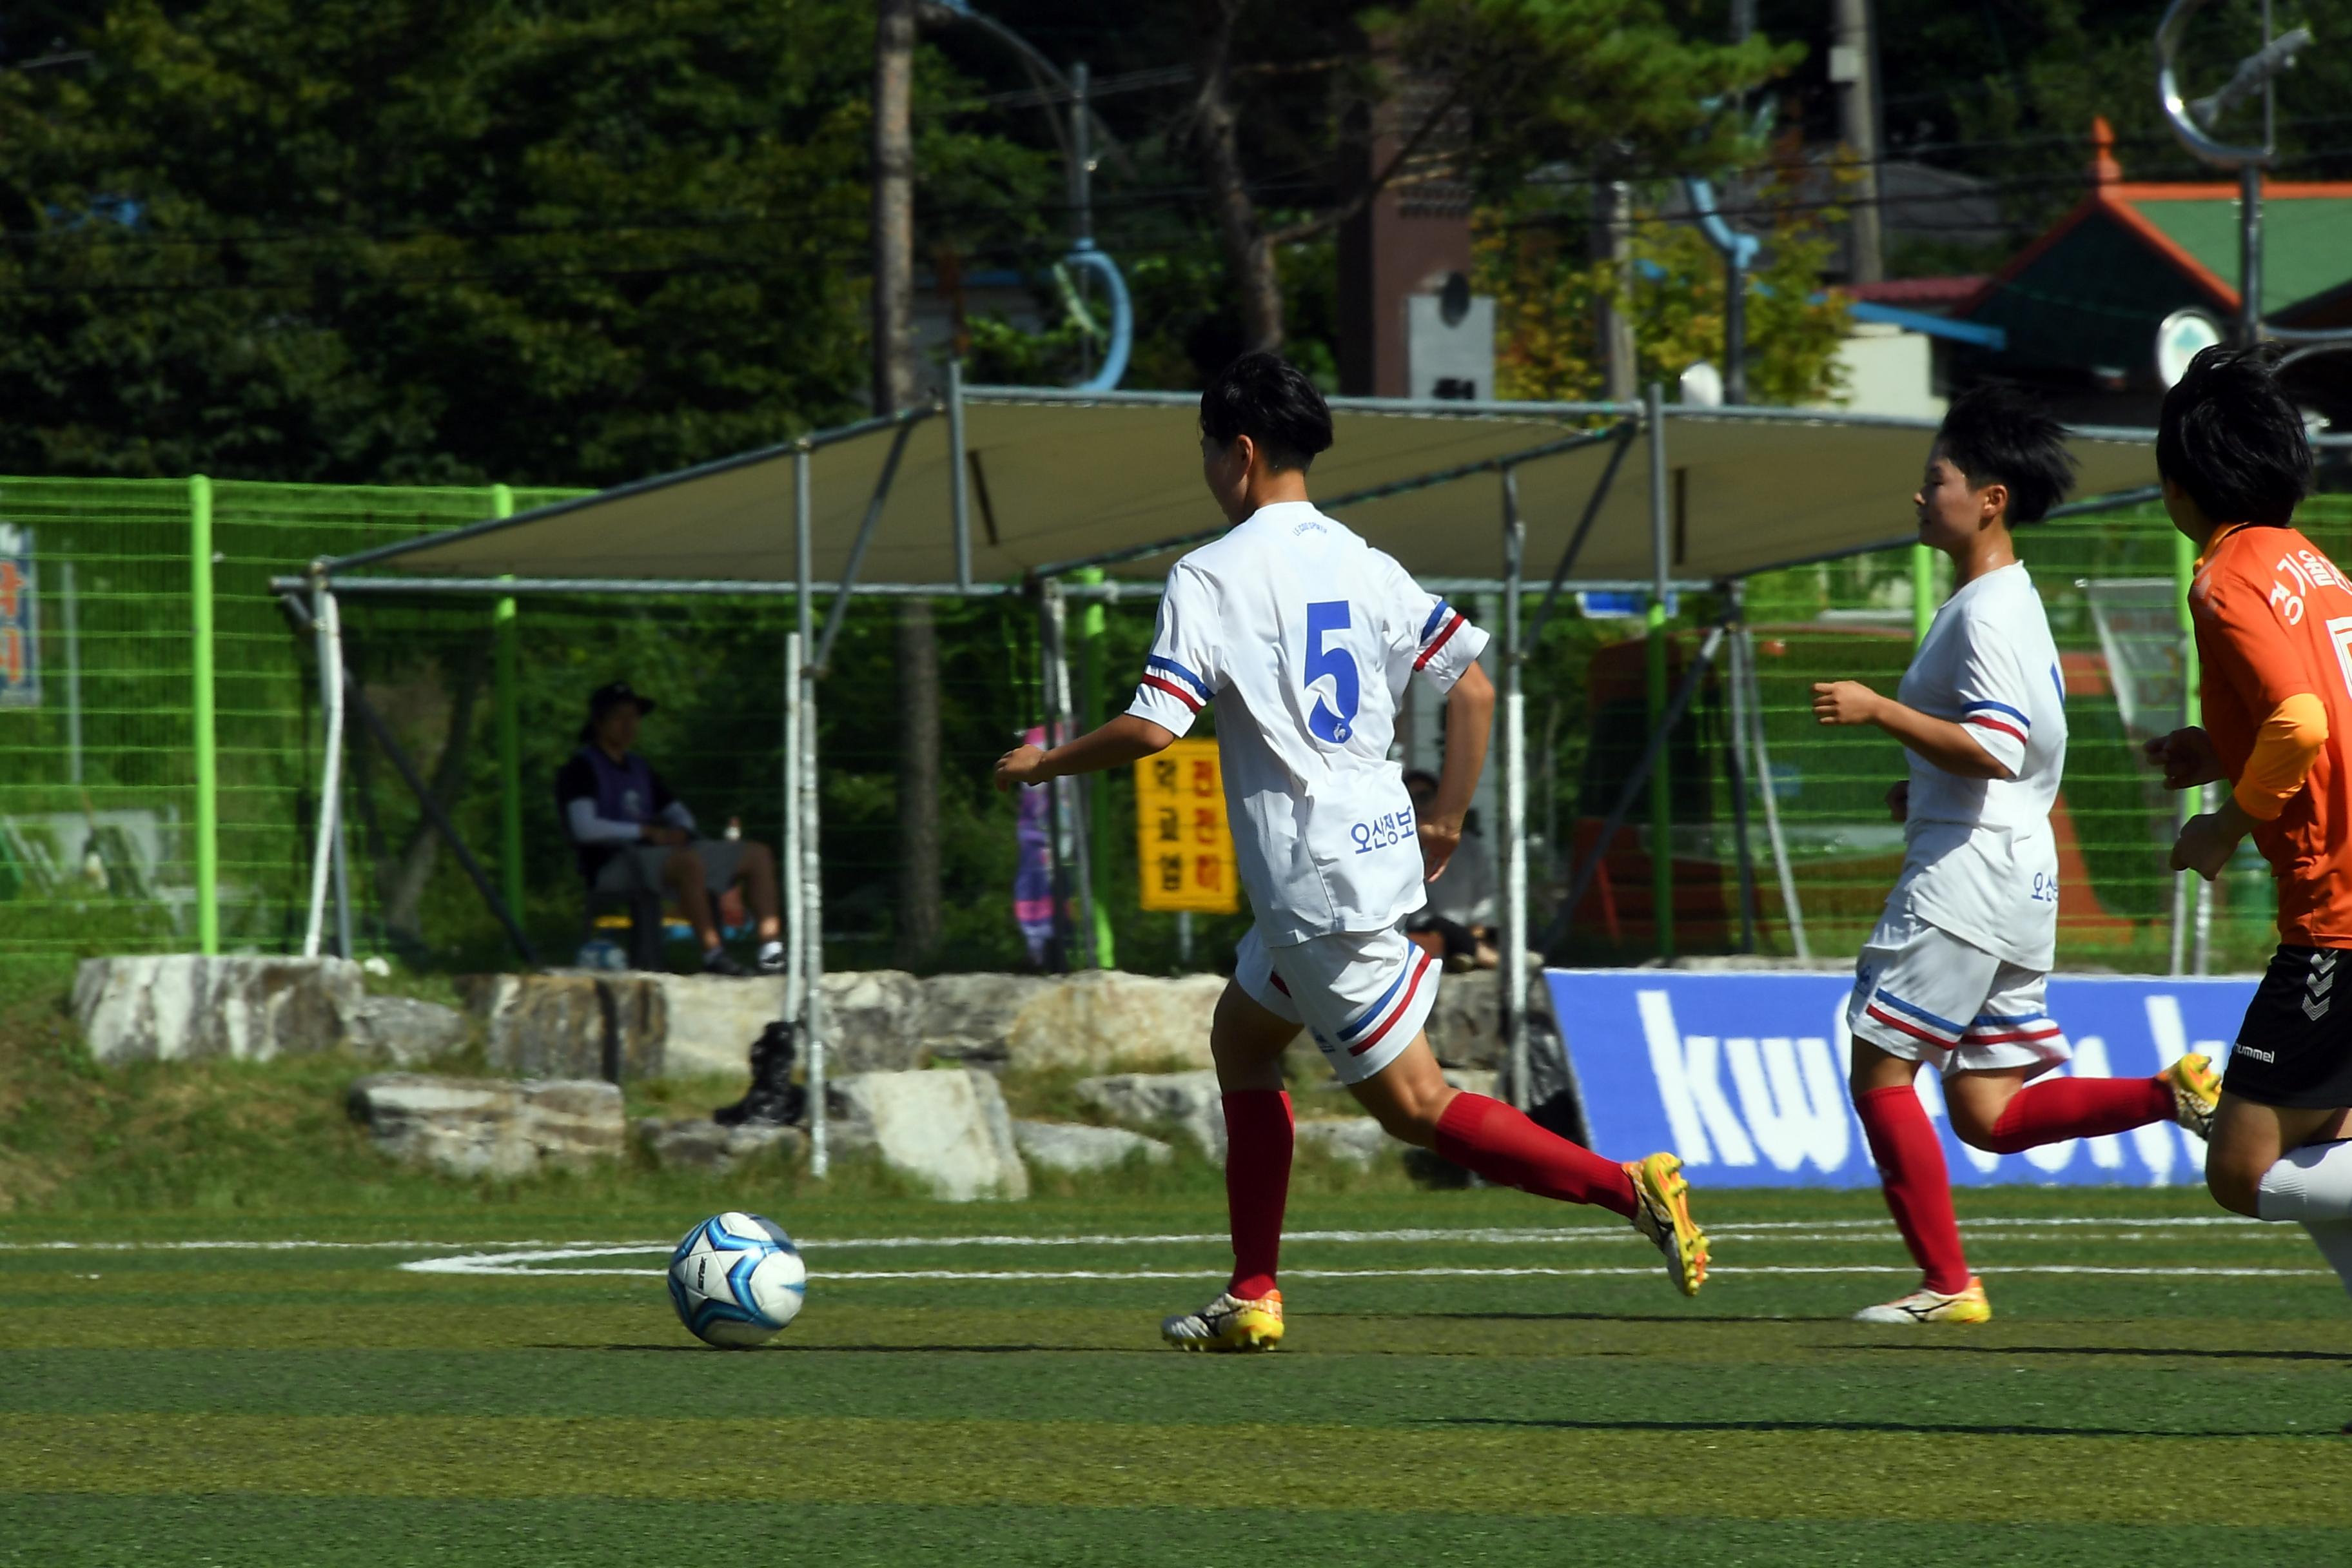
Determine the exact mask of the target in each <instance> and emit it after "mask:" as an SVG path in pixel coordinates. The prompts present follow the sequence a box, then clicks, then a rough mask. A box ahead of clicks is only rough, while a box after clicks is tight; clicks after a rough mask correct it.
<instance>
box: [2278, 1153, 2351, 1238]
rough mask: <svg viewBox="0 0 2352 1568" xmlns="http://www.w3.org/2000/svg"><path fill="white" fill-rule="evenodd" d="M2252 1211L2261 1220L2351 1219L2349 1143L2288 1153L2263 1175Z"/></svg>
mask: <svg viewBox="0 0 2352 1568" xmlns="http://www.w3.org/2000/svg"><path fill="white" fill-rule="evenodd" d="M2254 1211H2255V1213H2257V1214H2258V1215H2261V1216H2262V1217H2263V1218H2264V1219H2294V1220H2304V1221H2311V1220H2322V1221H2325V1220H2339V1219H2352V1140H2347V1141H2346V1142H2337V1143H2306V1144H2305V1145H2304V1146H2303V1147H2302V1148H2300V1149H2295V1150H2291V1151H2289V1152H2288V1153H2287V1155H2286V1157H2285V1158H2284V1159H2283V1160H2281V1161H2280V1162H2279V1163H2277V1164H2275V1165H2273V1166H2272V1167H2271V1168H2270V1169H2269V1170H2267V1171H2264V1172H2263V1184H2262V1189H2261V1191H2259V1192H2258V1193H2257V1194H2255V1196H2254Z"/></svg>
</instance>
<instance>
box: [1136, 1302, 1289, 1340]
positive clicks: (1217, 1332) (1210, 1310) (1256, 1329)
mask: <svg viewBox="0 0 2352 1568" xmlns="http://www.w3.org/2000/svg"><path fill="white" fill-rule="evenodd" d="M1160 1338H1161V1339H1163V1340H1166V1341H1167V1342H1169V1343H1170V1344H1171V1345H1174V1346H1175V1347H1176V1348H1177V1349H1178V1350H1180V1351H1270V1350H1272V1349H1274V1348H1275V1347H1276V1345H1278V1344H1280V1343H1282V1292H1281V1291H1279V1290H1268V1291H1267V1292H1266V1293H1265V1295H1263V1296H1259V1297H1255V1298H1253V1299H1252V1300H1246V1301H1245V1300H1242V1299H1241V1298H1240V1297H1238V1296H1235V1295H1234V1293H1233V1292H1232V1291H1230V1290H1228V1291H1226V1292H1224V1293H1223V1295H1221V1296H1219V1297H1218V1298H1217V1299H1216V1300H1213V1301H1212V1302H1210V1303H1209V1304H1208V1305H1207V1306H1205V1307H1203V1308H1202V1309H1201V1310H1199V1311H1197V1312H1182V1313H1179V1314H1178V1315H1177V1316H1175V1317H1172V1318H1165V1319H1162V1320H1161V1321H1160Z"/></svg>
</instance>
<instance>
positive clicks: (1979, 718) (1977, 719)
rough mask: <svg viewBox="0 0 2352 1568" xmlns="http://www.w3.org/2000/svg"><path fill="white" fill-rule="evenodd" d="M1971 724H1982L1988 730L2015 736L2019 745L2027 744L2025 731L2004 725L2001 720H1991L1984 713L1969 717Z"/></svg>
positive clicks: (2010, 725)
mask: <svg viewBox="0 0 2352 1568" xmlns="http://www.w3.org/2000/svg"><path fill="white" fill-rule="evenodd" d="M1969 723H1971V724H1981V725H1983V726H1984V727H1985V728H1986V729H1988V730H1998V731H2000V732H2001V733H2002V734H2004V735H2014V736H2016V737H2017V742H2018V744H2020V745H2023V744H2025V734H2024V731H2021V730H2019V729H2018V728H2017V726H2016V725H2014V724H2006V723H2003V722H2002V721H2000V720H1999V719H1994V718H1990V717H1988V716H1987V715H1985V714H1982V713H1972V714H1970V715H1969Z"/></svg>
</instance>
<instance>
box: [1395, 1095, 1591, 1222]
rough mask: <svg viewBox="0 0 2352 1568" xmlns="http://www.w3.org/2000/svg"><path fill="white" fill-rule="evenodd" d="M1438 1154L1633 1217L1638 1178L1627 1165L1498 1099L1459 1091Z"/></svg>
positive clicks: (1531, 1189)
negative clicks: (1546, 1127)
mask: <svg viewBox="0 0 2352 1568" xmlns="http://www.w3.org/2000/svg"><path fill="white" fill-rule="evenodd" d="M1437 1152H1439V1153H1441V1154H1443V1155H1444V1156H1445V1157H1446V1158H1447V1159H1449V1160H1451V1161H1453V1162H1454V1163H1455V1164H1457V1165H1460V1166H1462V1167H1463V1168H1465V1170H1472V1171H1475V1172H1477V1173H1479V1174H1480V1175H1482V1176H1484V1177H1486V1179H1487V1180H1488V1181H1490V1182H1500V1183H1501V1184H1503V1185H1505V1186H1507V1187H1517V1188H1518V1189H1519V1190H1520V1191H1521V1192H1527V1193H1533V1194H1536V1195H1537V1196H1538V1197H1542V1198H1559V1199H1562V1200H1564V1201H1566V1202H1568V1203H1571V1204H1598V1205H1600V1206H1601V1207H1602V1208H1605V1209H1608V1210H1610V1211H1612V1213H1615V1214H1621V1215H1625V1216H1626V1217H1627V1218H1629V1219H1630V1218H1631V1217H1633V1178H1632V1177H1631V1176H1628V1175H1627V1174H1626V1173H1625V1167H1624V1166H1622V1165H1620V1164H1618V1163H1616V1162H1615V1161H1613V1160H1604V1159H1602V1158H1601V1156H1600V1155H1598V1154H1596V1153H1594V1152H1592V1151H1591V1150H1590V1149H1586V1148H1583V1147H1581V1146H1580V1145H1578V1144H1575V1143H1571V1142H1569V1141H1568V1140H1567V1139H1565V1138H1562V1137H1560V1136H1559V1135H1558V1134H1557V1133H1551V1132H1547V1131H1544V1130H1543V1129H1542V1128H1540V1127H1538V1126H1537V1125H1536V1124H1535V1123H1534V1122H1532V1121H1528V1119H1527V1118H1526V1117H1525V1116H1523V1115H1521V1114H1520V1113H1519V1112H1517V1111H1516V1110H1512V1109H1511V1108H1510V1107H1509V1106H1507V1105H1505V1104H1504V1103H1503V1102H1502V1101H1501V1100H1489V1099H1487V1098H1486V1096H1485V1095H1483V1094H1457V1095H1455V1096H1454V1100H1453V1102H1452V1103H1451V1104H1449V1105H1447V1106H1446V1108H1445V1113H1444V1115H1443V1116H1440V1117H1439V1118H1438V1119H1437Z"/></svg>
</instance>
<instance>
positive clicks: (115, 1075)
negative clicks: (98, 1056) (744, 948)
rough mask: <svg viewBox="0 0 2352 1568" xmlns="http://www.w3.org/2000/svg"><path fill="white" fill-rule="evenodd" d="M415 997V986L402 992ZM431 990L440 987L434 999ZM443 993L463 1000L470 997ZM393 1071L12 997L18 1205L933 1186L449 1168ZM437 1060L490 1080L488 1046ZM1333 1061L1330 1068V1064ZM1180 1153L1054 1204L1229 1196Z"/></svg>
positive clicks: (224, 1205) (764, 1173) (1023, 1086)
mask: <svg viewBox="0 0 2352 1568" xmlns="http://www.w3.org/2000/svg"><path fill="white" fill-rule="evenodd" d="M401 988H402V989H404V990H412V991H413V990H415V986H402V987H401ZM425 994H428V995H430V992H429V991H428V992H426V993H425ZM431 999H435V1000H441V1001H453V1000H454V996H449V995H440V996H432V998H431ZM380 1070H383V1067H382V1064H375V1063H368V1062H362V1061H359V1060H356V1059H354V1058H351V1057H348V1056H344V1055H341V1054H327V1055H320V1056H301V1057H289V1058H282V1059H280V1060H278V1061H275V1062H267V1063H253V1062H227V1061H203V1062H138V1063H131V1064H125V1065H121V1066H115V1067H101V1066H100V1065H99V1064H98V1063H96V1062H94V1061H93V1060H91V1058H90V1056H89V1051H88V1049H87V1048H86V1047H84V1045H83V1043H82V1040H81V1037H80V1033H79V1029H78V1028H77V1027H76V1026H75V1024H74V1020H73V1017H72V1016H71V1011H70V1008H69V1006H68V994H67V993H66V991H65V990H64V989H63V988H62V987H61V986H60V985H58V984H56V983H55V982H54V981H53V980H52V981H50V982H47V983H45V984H18V985H16V987H14V988H13V989H11V990H9V991H7V992H5V993H0V1214H9V1213H15V1214H19V1215H23V1214H34V1213H60V1214H108V1213H125V1214H129V1213H138V1214H156V1213H164V1212H182V1213H187V1214H192V1215H234V1214H249V1215H270V1214H294V1213H299V1214H317V1213H320V1212H322V1210H331V1211H334V1212H347V1213H352V1214H368V1213H383V1212H402V1213H440V1212H464V1211H473V1210H484V1209H488V1210H499V1209H505V1210H517V1209H526V1210H527V1209H551V1210H556V1211H571V1210H576V1209H581V1208H583V1207H585V1208H606V1207H611V1206H614V1205H649V1206H656V1207H661V1206H677V1207H680V1208H694V1207H696V1206H698V1205H699V1206H700V1207H701V1208H702V1209H703V1210H704V1211H706V1212H707V1211H709V1210H710V1209H716V1208H726V1207H730V1206H740V1205H741V1204H742V1203H743V1202H744V1201H746V1200H745V1199H744V1198H743V1196H742V1194H744V1193H745V1192H746V1191H747V1190H751V1189H752V1188H755V1187H756V1188H758V1189H760V1190H763V1191H773V1192H775V1193H777V1194H780V1195H781V1196H782V1197H786V1198H790V1197H795V1196H798V1195H801V1194H804V1193H816V1192H830V1193H834V1194H847V1195H854V1196H871V1197H910V1196H914V1195H917V1194H916V1190H915V1189H914V1188H912V1187H910V1186H909V1185H908V1184H907V1182H906V1181H905V1180H903V1179H902V1178H900V1177H898V1176H897V1175H895V1174H893V1173H890V1172H888V1171H887V1170H884V1169H882V1168H881V1166H880V1165H879V1164H878V1163H877V1162H876V1161H874V1160H873V1159H872V1158H870V1157H868V1156H864V1155H856V1154H853V1155H849V1156H846V1157H844V1158H840V1159H837V1160H836V1161H835V1163H834V1169H833V1171H832V1172H831V1173H830V1174H829V1175H828V1176H827V1178H826V1179H825V1181H824V1183H822V1184H819V1183H817V1182H815V1181H814V1178H812V1177H811V1176H809V1174H808V1173H807V1170H806V1167H805V1164H804V1163H803V1162H801V1161H797V1160H789V1161H788V1160H785V1159H783V1158H781V1157H768V1158H763V1159H760V1160H756V1161H752V1162H748V1163H745V1164H743V1165H739V1166H738V1167H737V1169H736V1170H734V1171H731V1172H729V1173H725V1174H712V1173H699V1172H689V1171H665V1170H661V1169H659V1168H658V1167H657V1166H656V1163H655V1162H654V1161H653V1159H652V1158H651V1156H650V1155H648V1154H647V1153H646V1151H645V1150H644V1149H643V1148H642V1147H639V1146H638V1145H637V1144H636V1142H635V1138H634V1137H632V1140H631V1147H630V1151H629V1153H628V1155H627V1156H626V1158H625V1159H624V1160H622V1161H620V1162H618V1163H615V1164H614V1165H612V1166H609V1167H606V1168H604V1169H601V1170H595V1171H589V1172H584V1173H572V1172H562V1171H551V1172H548V1173H544V1174H541V1175H539V1176H535V1177H532V1178H530V1179H528V1180H523V1181H514V1182H488V1181H474V1180H465V1179H460V1178H456V1177H448V1176H441V1175H436V1174H433V1173H428V1172H424V1171H418V1170H414V1169H410V1168H408V1167H405V1166H402V1165H399V1164H396V1163H394V1162H393V1161H391V1160H389V1159H387V1158H386V1157H385V1156H384V1155H383V1154H381V1153H379V1152H377V1151H376V1150H375V1149H374V1148H373V1146H372V1145H371V1143H370V1142H369V1141H368V1137H367V1134H366V1132H365V1131H364V1130H363V1129H362V1128H361V1127H360V1126H359V1125H358V1124H356V1123H354V1122H353V1121H352V1120H351V1119H350V1117H349V1115H348V1113H347V1112H346V1110H345V1103H346V1099H347V1096H348V1091H349V1089H350V1088H351V1085H352V1080H353V1079H357V1078H359V1077H361V1076H362V1075H363V1074H366V1073H369V1072H374V1071H380ZM434 1070H436V1071H444V1072H457V1073H481V1072H485V1071H487V1070H488V1069H487V1068H485V1067H484V1065H483V1064H482V1062H481V1060H480V1058H479V1056H478V1054H477V1055H474V1056H471V1057H459V1058H457V1059H455V1060H453V1061H449V1062H445V1063H440V1064H436V1068H434ZM1316 1070H1317V1071H1318V1072H1319V1070H1320V1068H1319V1066H1318V1067H1317V1068H1316ZM1082 1076H1084V1075H1083V1074H1082V1073H1079V1072H1077V1071H1073V1070H1067V1069H1054V1070H1048V1071H1041V1072H1037V1073H1012V1074H1007V1075H1006V1076H1005V1077H1004V1079H1003V1087H1004V1090H1005V1095H1006V1100H1007V1102H1008V1103H1009V1105H1010V1106H1011V1108H1012V1110H1013V1114H1014V1115H1015V1116H1029V1117H1040V1118H1044V1119H1046V1120H1053V1121H1093V1120H1096V1118H1095V1117H1094V1116H1093V1114H1092V1113H1091V1112H1090V1111H1089V1110H1087V1107H1086V1106H1085V1105H1084V1104H1083V1103H1082V1102H1081V1101H1080V1100H1078V1099H1077V1097H1076V1093H1075V1092H1074V1089H1075V1085H1076V1080H1077V1079H1079V1078H1080V1077H1082ZM742 1089H743V1084H742V1082H741V1080H730V1079H684V1080H661V1081H651V1082H644V1083H632V1084H628V1085H625V1087H624V1096H625V1101H626V1107H627V1113H628V1116H629V1119H630V1124H631V1126H632V1127H633V1128H634V1126H635V1122H636V1121H637V1119H638V1118H640V1117H647V1116H657V1117H665V1118H678V1117H698V1116H705V1115H708V1114H709V1111H710V1110H711V1109H712V1108H713V1107H715V1106H719V1105H723V1104H725V1103H727V1102H728V1101H730V1100H733V1099H735V1097H736V1096H737V1095H739V1094H740V1093H741V1092H742ZM1301 1089H1302V1092H1301V1095H1300V1099H1301V1100H1302V1110H1303V1111H1307V1112H1309V1113H1313V1112H1314V1111H1317V1110H1319V1111H1320V1112H1322V1113H1339V1112H1342V1111H1352V1110H1353V1109H1354V1108H1353V1106H1352V1105H1343V1104H1342V1103H1340V1102H1339V1097H1336V1096H1333V1095H1329V1094H1321V1093H1314V1092H1311V1091H1309V1090H1308V1089H1307V1086H1305V1085H1302V1086H1301ZM1158 1131H1161V1132H1163V1133H1165V1134H1167V1136H1168V1141H1169V1142H1171V1144H1172V1145H1173V1146H1174V1148H1175V1154H1174V1157H1173V1158H1172V1159H1171V1160H1170V1161H1169V1162H1168V1163H1165V1164H1159V1165H1150V1164H1146V1163H1142V1162H1140V1161H1137V1162H1133V1163H1130V1164H1129V1165H1128V1166H1126V1167H1124V1168H1121V1169H1118V1170H1112V1171H1108V1172H1102V1173H1094V1174H1089V1175H1086V1176H1067V1175H1055V1174H1054V1173H1046V1172H1035V1173H1033V1175H1032V1188H1033V1190H1034V1192H1035V1194H1037V1195H1039V1196H1041V1197H1051V1196H1055V1195H1068V1196H1079V1195H1118V1194H1147V1193H1190V1194H1215V1193H1221V1192H1222V1191H1223V1175H1222V1173H1220V1171H1219V1170H1218V1169H1217V1167H1216V1166H1214V1165H1213V1164H1212V1163H1210V1162H1209V1161H1208V1160H1207V1159H1205V1158H1204V1157H1203V1156H1202V1154H1201V1153H1200V1152H1198V1151H1197V1150H1196V1149H1195V1148H1194V1147H1193V1146H1192V1144H1191V1142H1189V1141H1187V1140H1186V1139H1184V1138H1183V1137H1182V1136H1181V1134H1178V1133H1177V1132H1176V1131H1175V1130H1173V1129H1159V1130H1158ZM1297 1184H1298V1187H1299V1190H1300V1191H1302V1192H1306V1193H1315V1192H1332V1193H1339V1192H1351V1193H1356V1192H1360V1193H1370V1192H1402V1191H1407V1190H1410V1188H1411V1185H1412V1184H1411V1182H1410V1180H1409V1179H1408V1178H1407V1176H1406V1175H1405V1173H1404V1171H1403V1168H1402V1164H1401V1163H1400V1162H1398V1161H1396V1160H1393V1159H1390V1160H1384V1161H1382V1162H1381V1163H1379V1164H1377V1165H1376V1166H1374V1167H1373V1168H1372V1169H1371V1170H1370V1171H1364V1170H1360V1169H1357V1168H1354V1167H1351V1166H1348V1165H1345V1164H1342V1163H1336V1162H1334V1161H1332V1160H1331V1159H1329V1158H1328V1157H1327V1156H1324V1155H1322V1154H1320V1153H1319V1152H1311V1151H1302V1152H1301V1154H1300V1157H1299V1166H1298V1173H1297Z"/></svg>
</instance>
